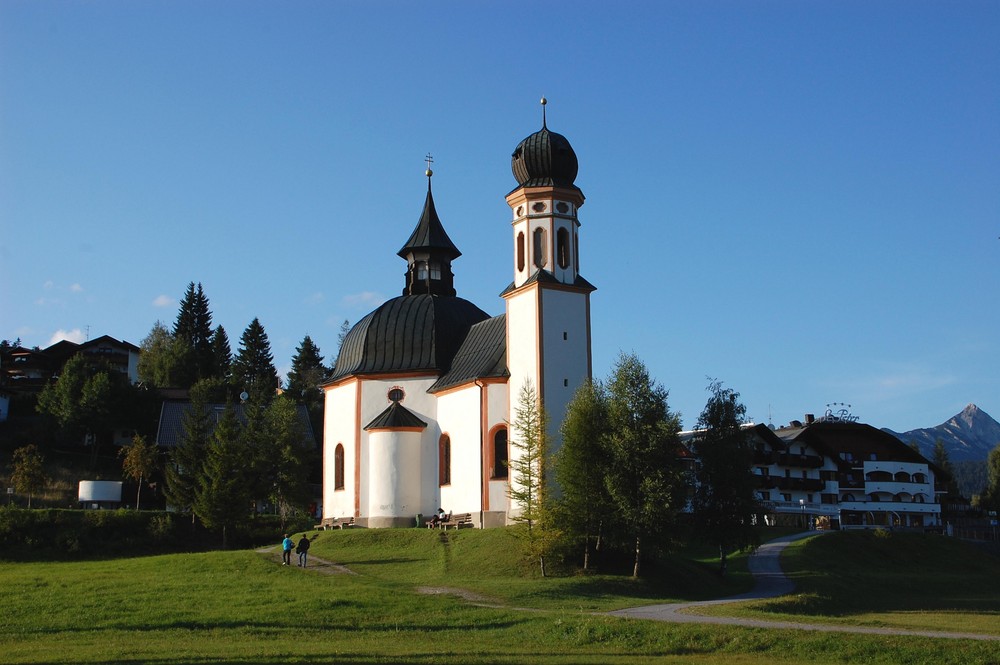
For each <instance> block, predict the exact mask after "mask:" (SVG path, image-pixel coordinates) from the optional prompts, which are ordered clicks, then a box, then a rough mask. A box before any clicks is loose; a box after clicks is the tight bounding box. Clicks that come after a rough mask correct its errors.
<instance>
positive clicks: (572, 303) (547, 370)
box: [501, 98, 595, 447]
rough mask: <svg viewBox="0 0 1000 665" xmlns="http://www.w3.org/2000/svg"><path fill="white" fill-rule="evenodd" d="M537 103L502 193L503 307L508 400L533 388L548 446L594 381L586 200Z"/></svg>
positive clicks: (570, 158) (568, 150) (566, 151)
mask: <svg viewBox="0 0 1000 665" xmlns="http://www.w3.org/2000/svg"><path fill="white" fill-rule="evenodd" d="M545 104H546V101H545V99H544V98H542V128H541V129H540V130H539V131H537V132H535V133H534V134H531V135H530V136H528V137H527V138H525V139H524V140H523V141H521V142H520V143H519V144H518V145H517V147H516V148H515V149H514V153H513V155H512V156H511V171H512V172H513V174H514V178H515V180H517V187H516V188H515V189H514V190H513V191H512V192H511V193H510V194H508V195H507V205H509V206H510V209H511V212H512V213H513V214H512V220H511V227H512V231H513V240H514V247H513V249H514V256H513V259H514V281H513V282H512V283H511V284H510V286H508V287H507V289H506V290H505V291H504V292H503V293H502V294H501V295H502V296H503V298H504V300H505V301H506V303H507V328H508V333H507V364H508V369H509V371H510V383H509V385H510V395H511V398H510V399H511V402H512V403H513V402H514V401H515V400H516V396H517V395H518V394H519V392H520V390H521V388H522V384H524V383H526V382H530V383H531V384H532V385H533V386H534V388H535V390H536V391H537V393H538V396H539V398H540V399H541V400H542V402H543V404H544V407H545V410H546V411H547V412H548V414H549V423H550V427H551V430H550V436H551V437H552V441H553V446H554V447H555V446H557V445H558V442H559V435H558V426H559V423H561V422H562V420H563V417H564V416H565V412H566V405H567V404H568V403H569V401H570V399H572V397H573V394H574V393H575V392H576V390H577V388H579V387H580V385H581V384H582V383H583V382H584V381H585V380H587V379H589V378H590V377H591V351H590V348H591V344H590V341H591V340H590V294H591V293H592V292H593V291H594V290H595V288H594V286H592V285H591V284H590V283H589V282H588V281H587V280H585V279H584V278H583V277H582V276H581V275H580V251H579V241H580V233H579V229H580V222H579V220H578V218H577V214H578V212H579V209H580V207H581V206H582V205H583V201H584V196H583V192H582V191H580V188H579V187H577V186H576V176H577V171H578V166H579V165H578V163H577V158H576V152H574V150H573V146H571V145H570V143H569V141H568V140H567V139H566V137H565V136H562V135H561V134H557V133H555V132H553V131H550V130H549V128H548V125H547V124H546V119H545Z"/></svg>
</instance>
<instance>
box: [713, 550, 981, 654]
mask: <svg viewBox="0 0 1000 665" xmlns="http://www.w3.org/2000/svg"><path fill="white" fill-rule="evenodd" d="M782 568H783V569H784V570H785V572H786V574H787V575H788V576H789V577H790V578H791V579H793V580H794V581H795V585H796V592H795V593H794V594H792V595H790V596H785V597H782V598H775V599H772V600H766V601H757V602H753V603H740V604H734V605H724V606H722V605H717V606H713V607H711V608H700V609H699V610H698V612H699V613H702V614H714V615H721V616H744V617H753V618H761V619H771V620H782V621H810V622H814V623H834V624H848V625H863V626H878V627H893V628H903V629H912V630H940V631H950V632H964V633H984V634H992V635H1000V558H998V557H996V556H993V555H990V554H987V553H985V552H982V551H980V550H979V549H977V548H975V547H974V546H972V545H969V544H966V543H963V542H960V541H956V540H953V539H949V538H942V537H939V536H924V535H920V534H912V533H892V532H887V531H881V532H876V531H845V532H834V533H831V534H828V535H824V536H822V537H820V538H812V539H809V540H805V541H799V542H797V543H793V544H791V545H790V546H789V547H788V548H787V549H786V550H785V552H784V555H783V556H782ZM998 648H1000V645H998ZM998 661H1000V655H998Z"/></svg>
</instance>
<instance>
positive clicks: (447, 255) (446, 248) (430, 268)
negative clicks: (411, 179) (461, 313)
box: [397, 155, 462, 296]
mask: <svg viewBox="0 0 1000 665" xmlns="http://www.w3.org/2000/svg"><path fill="white" fill-rule="evenodd" d="M431 161H432V160H431V157H430V155H428V156H427V172H426V175H427V198H426V199H425V200H424V210H423V212H422V213H421V214H420V221H418V222H417V226H416V228H414V229H413V233H411V234H410V238H409V240H407V241H406V244H404V245H403V248H402V249H400V250H399V252H397V253H398V254H399V256H401V257H402V258H404V259H406V286H405V287H404V288H403V295H404V296H415V295H421V294H428V295H432V296H454V295H455V275H454V274H453V273H452V272H451V262H452V261H453V260H455V259H457V258H458V257H460V256H461V255H462V253H461V252H460V251H458V248H457V247H455V243H453V242H452V241H451V238H449V237H448V234H447V233H446V232H445V230H444V226H442V225H441V220H440V219H439V218H438V214H437V210H435V209H434V196H433V194H432V193H431V176H433V175H434V172H433V171H431V169H430V163H431Z"/></svg>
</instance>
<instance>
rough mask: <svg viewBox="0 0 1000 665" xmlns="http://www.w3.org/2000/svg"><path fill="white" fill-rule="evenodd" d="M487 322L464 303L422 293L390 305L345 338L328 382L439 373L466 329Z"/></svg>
mask: <svg viewBox="0 0 1000 665" xmlns="http://www.w3.org/2000/svg"><path fill="white" fill-rule="evenodd" d="M488 318H490V315H489V314H487V313H486V312H484V311H483V310H481V309H479V308H478V307H476V306H475V305H473V304H472V303H471V302H469V301H468V300H465V299H464V298H457V297H448V296H434V295H429V294H426V293H425V294H420V295H408V296H398V297H396V298H393V299H391V300H388V301H386V302H385V303H383V304H382V305H381V306H379V307H378V308H377V309H376V310H375V311H373V312H372V313H370V314H368V315H367V316H366V317H365V318H363V319H361V320H360V321H358V322H357V323H356V324H355V325H354V327H353V328H351V330H350V332H348V333H347V335H346V336H345V337H344V343H343V344H342V345H341V348H340V355H339V356H338V357H337V364H336V366H335V367H334V370H333V375H332V376H331V377H330V379H329V381H328V382H327V383H331V382H334V381H337V380H339V379H342V378H344V377H347V376H354V375H358V374H383V373H390V372H391V373H394V372H410V371H426V372H429V373H438V374H443V373H445V372H447V371H448V370H449V369H450V368H451V363H452V359H453V358H454V357H455V354H456V353H457V352H458V349H459V347H460V346H461V345H462V342H463V340H465V337H466V335H467V334H468V332H469V329H470V328H471V327H472V326H473V325H475V324H477V323H479V322H480V321H485V320H486V319H488Z"/></svg>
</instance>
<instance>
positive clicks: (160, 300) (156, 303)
mask: <svg viewBox="0 0 1000 665" xmlns="http://www.w3.org/2000/svg"><path fill="white" fill-rule="evenodd" d="M173 304H174V299H173V298H171V297H170V296H168V295H161V296H156V297H155V298H153V307H170V306H171V305H173Z"/></svg>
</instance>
